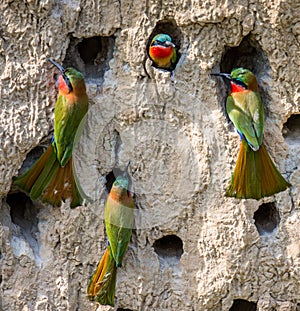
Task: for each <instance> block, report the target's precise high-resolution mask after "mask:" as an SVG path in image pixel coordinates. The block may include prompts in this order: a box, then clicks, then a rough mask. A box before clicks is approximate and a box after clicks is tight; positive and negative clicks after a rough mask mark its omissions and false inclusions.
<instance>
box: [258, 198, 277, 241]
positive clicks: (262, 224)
mask: <svg viewBox="0 0 300 311" xmlns="http://www.w3.org/2000/svg"><path fill="white" fill-rule="evenodd" d="M253 218H254V220H255V222H254V224H255V226H256V228H257V231H258V233H259V234H260V235H266V234H270V233H272V232H273V231H274V229H275V228H277V227H278V225H279V222H280V216H279V211H278V209H277V208H276V205H275V203H274V202H271V203H264V204H262V205H260V207H259V208H258V210H257V211H256V212H255V213H254V217H253Z"/></svg>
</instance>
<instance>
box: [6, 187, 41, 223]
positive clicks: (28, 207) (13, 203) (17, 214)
mask: <svg viewBox="0 0 300 311" xmlns="http://www.w3.org/2000/svg"><path fill="white" fill-rule="evenodd" d="M6 202H7V204H8V205H9V206H10V216H11V220H12V222H13V223H14V224H16V225H18V226H19V227H21V228H26V226H30V227H31V226H34V225H36V224H37V212H38V209H37V207H36V206H35V205H34V203H33V202H32V200H31V199H30V198H29V197H28V196H27V195H26V194H25V193H23V192H16V193H11V194H8V195H7V197H6Z"/></svg>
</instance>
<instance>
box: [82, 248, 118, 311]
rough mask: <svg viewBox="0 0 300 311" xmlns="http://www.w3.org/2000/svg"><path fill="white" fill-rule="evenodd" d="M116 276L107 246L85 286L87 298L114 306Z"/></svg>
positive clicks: (115, 269)
mask: <svg viewBox="0 0 300 311" xmlns="http://www.w3.org/2000/svg"><path fill="white" fill-rule="evenodd" d="M116 277H117V266H116V262H115V260H114V258H113V256H112V253H111V249H110V246H108V247H107V249H106V251H105V253H104V255H103V256H102V258H101V260H100V262H99V264H98V267H97V269H96V271H95V272H94V274H93V276H92V277H91V279H90V282H89V285H88V288H87V294H88V298H89V300H92V301H97V302H98V303H100V304H101V305H109V306H114V297H115V288H116Z"/></svg>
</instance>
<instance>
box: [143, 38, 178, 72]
mask: <svg viewBox="0 0 300 311" xmlns="http://www.w3.org/2000/svg"><path fill="white" fill-rule="evenodd" d="M147 54H148V56H149V58H150V59H151V60H152V66H153V67H156V68H159V69H162V70H166V71H170V72H171V73H172V72H173V71H174V69H175V66H176V64H177V62H178V52H177V49H176V46H175V44H174V43H173V42H172V38H171V36H169V35H167V34H158V35H156V36H155V37H154V38H153V39H152V41H151V43H150V45H149V46H147Z"/></svg>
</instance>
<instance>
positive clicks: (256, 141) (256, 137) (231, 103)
mask: <svg viewBox="0 0 300 311" xmlns="http://www.w3.org/2000/svg"><path fill="white" fill-rule="evenodd" d="M226 111H227V113H228V116H229V118H230V120H231V121H232V122H233V124H234V126H235V127H236V129H237V130H238V131H239V132H240V133H241V134H243V135H244V137H245V138H246V140H247V142H248V144H250V145H251V147H252V148H253V149H254V150H258V149H259V147H260V145H261V144H262V141H263V131H264V111H263V105H262V101H261V98H260V96H259V94H258V93H257V92H253V91H245V92H239V93H232V94H231V96H228V98H227V101H226Z"/></svg>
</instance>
